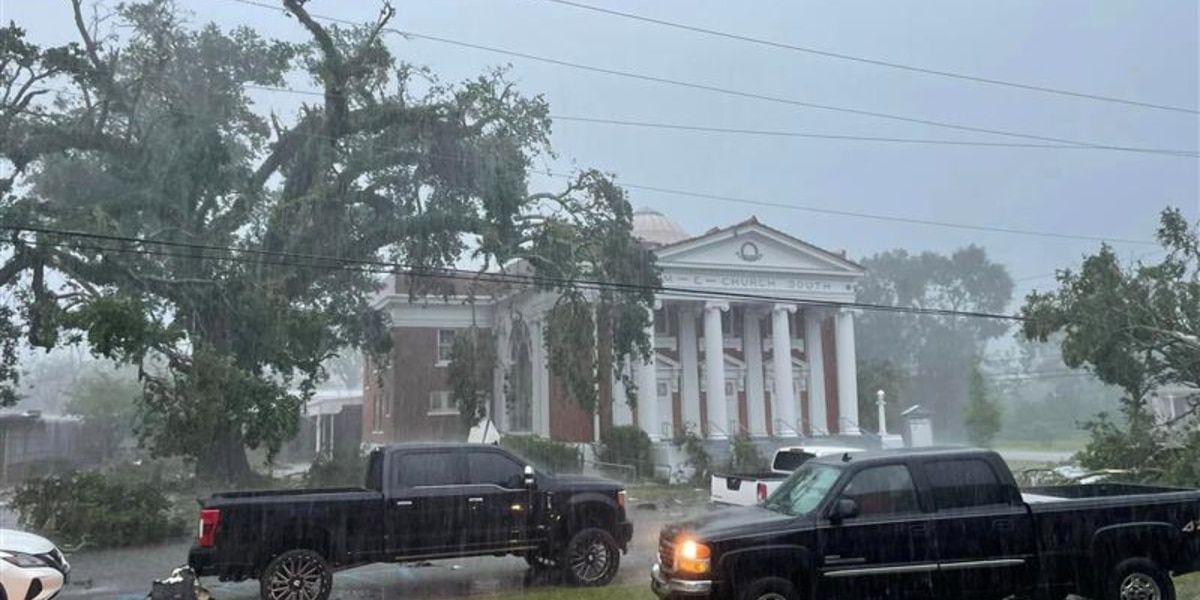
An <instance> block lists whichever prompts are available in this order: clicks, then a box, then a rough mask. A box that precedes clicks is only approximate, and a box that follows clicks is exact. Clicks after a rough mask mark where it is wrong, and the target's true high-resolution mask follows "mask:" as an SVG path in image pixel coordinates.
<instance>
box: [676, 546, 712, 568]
mask: <svg viewBox="0 0 1200 600" xmlns="http://www.w3.org/2000/svg"><path fill="white" fill-rule="evenodd" d="M675 548H676V550H675V568H676V569H677V570H679V571H684V572H687V573H697V574H699V573H707V572H708V570H709V569H710V568H711V558H712V550H710V549H709V547H708V546H705V545H704V544H701V543H700V542H698V541H696V540H694V539H691V538H687V539H684V540H682V541H681V542H680V543H679V544H678V545H676V546H675Z"/></svg>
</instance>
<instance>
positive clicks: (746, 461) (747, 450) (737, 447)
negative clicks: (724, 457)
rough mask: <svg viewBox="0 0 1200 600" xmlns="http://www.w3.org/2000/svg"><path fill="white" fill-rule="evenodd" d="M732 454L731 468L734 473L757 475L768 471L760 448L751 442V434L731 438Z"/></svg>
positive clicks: (730, 459) (730, 457)
mask: <svg viewBox="0 0 1200 600" xmlns="http://www.w3.org/2000/svg"><path fill="white" fill-rule="evenodd" d="M729 445H730V449H731V450H732V452H731V453H730V456H729V468H730V469H731V470H733V471H742V472H746V473H756V472H759V471H765V470H766V469H767V461H766V459H764V458H763V457H762V455H761V454H759V453H758V447H756V446H755V445H754V442H752V441H750V434H749V433H746V432H741V433H739V434H737V435H735V436H733V437H731V438H729Z"/></svg>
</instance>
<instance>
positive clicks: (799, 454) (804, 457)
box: [771, 450, 815, 471]
mask: <svg viewBox="0 0 1200 600" xmlns="http://www.w3.org/2000/svg"><path fill="white" fill-rule="evenodd" d="M813 456H815V455H814V454H811V453H808V452H805V451H803V450H792V451H790V452H780V453H778V454H776V455H775V464H773V465H771V468H772V469H774V470H776V471H795V470H796V469H798V468H799V467H800V465H802V464H804V463H806V462H808V459H810V458H812V457H813Z"/></svg>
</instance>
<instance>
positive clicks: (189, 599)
mask: <svg viewBox="0 0 1200 600" xmlns="http://www.w3.org/2000/svg"><path fill="white" fill-rule="evenodd" d="M146 598H147V599H148V600H211V598H212V596H210V595H209V593H208V590H206V589H204V587H203V586H201V585H200V582H199V581H198V580H197V578H196V572H195V571H192V569H191V568H190V567H179V568H177V569H175V570H174V571H171V575H170V576H169V577H167V578H165V579H159V580H156V581H154V582H153V583H151V584H150V594H149V595H148V596H146Z"/></svg>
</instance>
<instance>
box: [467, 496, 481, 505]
mask: <svg viewBox="0 0 1200 600" xmlns="http://www.w3.org/2000/svg"><path fill="white" fill-rule="evenodd" d="M467 502H470V503H471V504H477V503H479V502H483V498H479V497H472V498H467Z"/></svg>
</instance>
